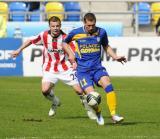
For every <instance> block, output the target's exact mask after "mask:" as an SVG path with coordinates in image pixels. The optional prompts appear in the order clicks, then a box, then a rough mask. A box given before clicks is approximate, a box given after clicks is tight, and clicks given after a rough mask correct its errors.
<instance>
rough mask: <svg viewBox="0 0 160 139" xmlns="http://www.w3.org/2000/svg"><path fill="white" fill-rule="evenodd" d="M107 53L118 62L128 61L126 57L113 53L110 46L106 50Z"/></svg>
mask: <svg viewBox="0 0 160 139" xmlns="http://www.w3.org/2000/svg"><path fill="white" fill-rule="evenodd" d="M105 51H106V52H107V53H108V54H109V55H110V56H111V57H112V58H113V59H114V60H116V61H118V62H121V63H122V64H123V63H126V62H127V60H126V58H125V57H124V56H117V54H116V53H115V52H114V51H113V49H112V48H111V47H110V46H108V47H106V48H105Z"/></svg>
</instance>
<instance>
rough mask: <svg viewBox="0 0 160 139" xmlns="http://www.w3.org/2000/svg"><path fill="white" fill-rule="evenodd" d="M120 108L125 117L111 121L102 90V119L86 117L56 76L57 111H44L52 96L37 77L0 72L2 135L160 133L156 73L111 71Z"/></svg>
mask: <svg viewBox="0 0 160 139" xmlns="http://www.w3.org/2000/svg"><path fill="white" fill-rule="evenodd" d="M112 83H113V85H114V88H115V90H116V92H117V98H118V110H117V111H118V113H120V114H121V115H123V116H124V117H125V121H124V122H123V123H122V124H118V125H113V124H112V122H111V119H110V116H109V112H108V108H106V104H105V93H103V90H102V89H101V88H96V91H97V92H99V93H101V94H102V104H101V107H102V114H103V116H104V118H105V125H104V126H98V125H97V124H96V122H95V121H93V120H89V119H88V118H87V115H86V112H85V110H84V108H83V107H82V105H81V103H80V101H79V98H78V97H77V95H76V94H75V93H74V91H73V90H72V88H70V87H69V86H67V85H64V84H63V83H61V82H59V83H58V84H57V85H56V88H55V93H56V95H57V96H59V98H60V100H61V103H62V105H61V107H60V108H58V109H57V114H56V116H55V117H53V118H50V117H48V111H49V108H50V102H49V101H47V100H46V99H45V98H44V97H43V96H42V95H41V93H40V92H41V78H36V77H32V78H29V77H26V78H24V77H1V78H0V139H13V138H14V139H30V138H36V139H41V138H44V139H105V138H108V139H112V138H113V139H152V138H153V139H159V138H160V132H159V131H160V118H159V116H160V86H159V83H160V78H159V77H157V78H156V77H155V78H154V77H138V78H135V77H114V78H112Z"/></svg>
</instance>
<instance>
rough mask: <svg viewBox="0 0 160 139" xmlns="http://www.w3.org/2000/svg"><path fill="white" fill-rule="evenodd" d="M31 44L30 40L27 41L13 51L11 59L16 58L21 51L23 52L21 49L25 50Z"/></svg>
mask: <svg viewBox="0 0 160 139" xmlns="http://www.w3.org/2000/svg"><path fill="white" fill-rule="evenodd" d="M31 44H32V42H31V41H30V40H27V41H26V42H24V43H23V44H22V46H20V47H19V48H18V49H17V50H15V51H13V52H12V53H11V57H12V58H13V57H17V56H18V55H19V54H20V53H21V51H22V50H23V49H25V48H26V47H28V46H29V45H31Z"/></svg>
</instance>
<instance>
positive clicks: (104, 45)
mask: <svg viewBox="0 0 160 139" xmlns="http://www.w3.org/2000/svg"><path fill="white" fill-rule="evenodd" d="M108 45H109V41H108V36H107V32H106V31H105V30H104V32H103V34H102V46H103V47H107V46H108Z"/></svg>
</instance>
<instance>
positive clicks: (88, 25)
mask: <svg viewBox="0 0 160 139" xmlns="http://www.w3.org/2000/svg"><path fill="white" fill-rule="evenodd" d="M84 27H85V30H86V32H87V33H90V34H92V33H94V32H95V30H96V22H95V21H88V20H86V22H84Z"/></svg>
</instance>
